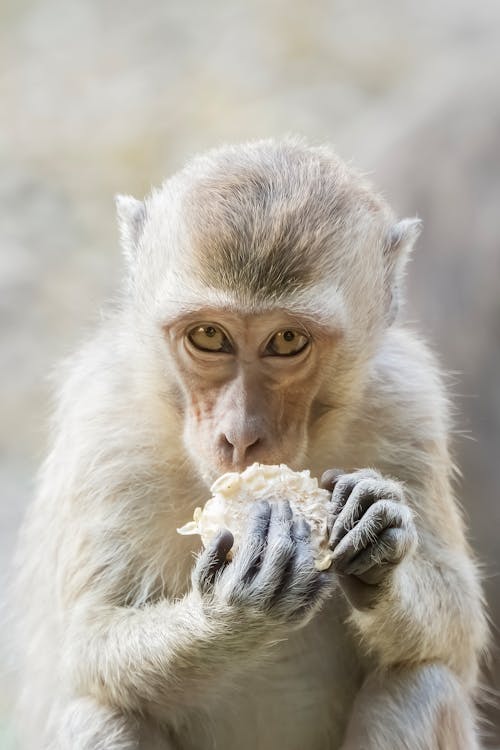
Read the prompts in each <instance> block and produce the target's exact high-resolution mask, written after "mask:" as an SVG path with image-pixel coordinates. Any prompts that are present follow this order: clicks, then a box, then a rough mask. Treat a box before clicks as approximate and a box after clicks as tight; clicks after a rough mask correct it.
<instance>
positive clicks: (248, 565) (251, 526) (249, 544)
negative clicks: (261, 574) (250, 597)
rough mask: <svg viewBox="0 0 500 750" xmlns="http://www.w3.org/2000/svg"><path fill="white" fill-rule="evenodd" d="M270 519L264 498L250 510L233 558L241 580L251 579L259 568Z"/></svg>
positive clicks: (267, 504)
mask: <svg viewBox="0 0 500 750" xmlns="http://www.w3.org/2000/svg"><path fill="white" fill-rule="evenodd" d="M270 520H271V505H270V504H269V503H268V502H267V501H265V500H261V501H259V502H258V503H257V504H256V505H255V507H253V508H252V510H251V512H250V515H249V519H248V526H247V528H248V533H247V536H246V538H245V539H244V540H243V542H242V544H241V548H240V551H239V553H238V554H237V555H236V557H235V560H234V563H235V565H236V566H237V571H236V572H237V575H238V577H239V578H240V580H242V581H245V582H247V581H250V580H252V578H253V577H254V576H255V575H256V573H257V571H258V569H259V568H260V565H261V562H262V555H263V552H264V550H265V548H266V544H267V534H268V531H269V523H270Z"/></svg>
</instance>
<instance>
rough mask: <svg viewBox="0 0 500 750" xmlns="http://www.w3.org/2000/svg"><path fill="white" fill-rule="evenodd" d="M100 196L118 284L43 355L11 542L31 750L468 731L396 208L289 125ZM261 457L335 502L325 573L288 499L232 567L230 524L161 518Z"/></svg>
mask: <svg viewBox="0 0 500 750" xmlns="http://www.w3.org/2000/svg"><path fill="white" fill-rule="evenodd" d="M117 205H118V218H119V226H120V230H121V242H122V246H123V250H124V254H125V257H126V261H127V272H126V278H125V280H124V282H123V285H122V288H121V294H120V296H119V300H118V303H117V304H116V305H115V307H114V309H113V310H111V311H110V312H109V314H108V315H107V317H106V319H105V320H104V321H103V322H102V323H101V325H100V327H99V329H98V331H97V332H96V334H95V335H94V336H93V338H91V339H90V340H89V341H88V342H87V343H86V344H85V345H84V346H83V347H82V349H81V350H80V351H79V352H78V353H77V354H76V355H75V356H74V357H73V358H72V359H71V360H70V361H68V362H67V363H66V364H65V366H64V368H63V377H62V378H61V387H60V394H59V398H58V402H57V408H56V411H55V417H54V423H53V431H52V441H51V448H50V453H49V456H48V458H47V460H46V462H45V465H44V467H43V470H42V473H41V477H40V487H39V492H38V495H37V498H36V500H35V502H34V503H33V505H32V507H31V508H30V509H29V512H28V515H27V519H26V522H25V524H24V526H23V529H22V533H21V540H20V547H19V554H18V558H17V562H18V569H19V574H18V578H17V592H18V599H19V613H20V614H19V633H20V638H21V646H22V652H23V656H24V661H25V664H24V673H23V680H22V690H21V696H20V711H21V716H22V720H21V721H20V727H22V729H23V732H24V734H25V735H26V736H25V745H24V748H25V750H40V748H44V749H45V750H174V749H177V750H200V749H201V748H214V749H215V748H216V749H217V750H230V749H231V750H232V749H233V748H239V750H276V748H281V749H282V750H304V749H305V748H307V749H308V750H404V748H407V749H408V750H475V749H477V748H479V734H478V729H477V721H476V714H475V709H474V700H475V697H476V691H477V684H478V682H477V681H478V661H479V658H480V655H481V652H482V650H483V648H484V644H485V640H486V626H485V616H484V610H483V604H482V594H481V588H480V584H479V580H478V574H477V571H476V568H475V565H474V562H473V560H472V557H471V553H470V551H469V548H468V545H467V542H466V539H465V535H464V527H463V522H462V519H461V516H460V513H459V510H458V509H457V505H456V503H455V500H454V497H453V492H452V489H451V487H450V480H451V477H452V474H453V464H452V462H451V459H450V455H449V451H448V435H449V430H450V419H449V411H448V404H447V399H446V396H445V394H444V391H443V386H442V383H441V378H440V374H439V371H438V369H437V367H436V364H435V363H434V360H433V358H432V356H431V355H430V353H429V351H428V350H427V349H426V347H425V345H424V344H423V343H422V342H421V341H420V340H419V339H418V338H417V337H416V336H415V335H414V334H413V333H412V332H411V331H410V330H408V329H407V328H405V327H404V326H403V325H402V324H401V323H400V322H398V306H399V301H400V295H401V287H402V276H403V272H404V266H405V263H406V259H407V257H408V253H409V251H410V250H411V248H412V245H413V243H414V241H415V239H416V237H417V235H418V233H419V228H420V227H419V222H418V220H414V219H407V220H403V221H396V219H395V217H394V215H393V213H392V212H391V210H390V208H389V207H388V205H387V204H386V203H385V201H384V200H383V199H382V198H381V197H380V196H379V195H378V194H377V193H376V192H374V190H373V188H372V187H371V186H370V185H369V184H368V183H367V182H366V181H365V180H364V179H363V178H362V177H361V176H360V175H359V174H357V173H356V172H355V171H353V170H352V169H350V168H348V167H347V166H346V165H345V164H344V163H343V162H342V161H340V160H339V159H338V158H337V156H336V155H335V154H334V153H333V152H332V151H331V150H330V149H329V148H325V147H309V146H307V145H305V144H304V143H303V142H302V141H300V140H296V139H287V140H283V141H275V140H264V141H258V142H254V143H248V144H245V145H242V146H235V147H224V148H221V149H218V150H215V151H212V152H209V153H208V154H207V155H204V156H200V157H197V158H195V159H193V160H192V161H191V162H190V163H189V164H188V165H187V166H186V167H185V168H184V169H183V170H182V171H181V172H179V173H178V174H176V175H175V176H174V177H172V178H171V179H169V180H167V181H166V182H165V183H164V185H163V186H162V187H161V188H160V189H158V190H154V191H153V193H152V194H151V195H150V197H149V198H147V199H146V200H145V201H144V202H141V201H138V200H135V199H133V198H131V197H120V198H118V201H117ZM256 461H257V462H261V463H266V464H275V463H285V464H288V466H290V467H291V468H293V469H295V470H301V469H305V468H307V469H310V470H311V474H312V475H313V476H316V477H322V483H323V486H324V487H325V488H327V489H329V490H330V491H331V492H332V499H331V503H330V508H329V533H330V547H331V549H332V550H333V552H334V555H333V564H332V566H331V567H330V568H329V569H328V570H327V571H323V572H319V571H318V570H316V568H315V566H314V559H313V552H312V547H311V543H310V538H309V535H310V530H309V528H308V526H307V524H306V523H304V522H303V521H301V520H300V519H299V518H297V517H295V516H294V514H293V513H292V511H291V509H290V506H289V504H288V503H287V502H281V503H277V504H276V503H269V502H266V501H264V502H260V503H255V505H254V507H252V508H251V511H250V519H249V522H248V526H247V529H246V532H245V536H244V538H243V540H242V542H241V544H240V545H239V546H238V549H237V550H236V551H235V553H234V555H233V556H232V559H231V560H228V558H227V553H228V552H229V550H230V549H231V547H232V544H233V539H232V536H231V534H230V532H228V531H227V530H224V529H222V530H221V532H220V534H219V536H218V537H216V538H215V540H214V541H213V543H212V544H211V545H210V546H209V547H208V548H207V549H206V550H205V551H204V552H202V553H199V543H197V542H196V540H194V539H192V538H191V537H189V538H186V537H181V536H179V535H178V534H177V533H176V529H177V528H178V527H179V526H181V525H182V524H183V523H184V522H185V521H186V519H187V518H189V517H191V515H192V512H193V509H194V508H195V507H196V506H198V505H203V503H204V502H205V500H206V499H207V498H208V496H209V487H210V484H211V483H212V482H213V481H214V480H215V479H216V478H217V477H218V476H219V475H220V474H222V473H224V472H226V471H242V470H243V469H244V468H245V467H247V466H249V465H250V464H252V463H254V462H256ZM339 467H341V468H339ZM195 553H198V555H197V557H195Z"/></svg>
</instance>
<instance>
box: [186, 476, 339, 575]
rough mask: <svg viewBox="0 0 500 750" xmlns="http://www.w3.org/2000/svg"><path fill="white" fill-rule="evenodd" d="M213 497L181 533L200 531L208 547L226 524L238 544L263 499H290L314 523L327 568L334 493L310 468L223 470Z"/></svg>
mask: <svg viewBox="0 0 500 750" xmlns="http://www.w3.org/2000/svg"><path fill="white" fill-rule="evenodd" d="M211 492H212V497H211V498H210V499H209V500H208V501H207V502H206V503H205V505H204V507H203V508H196V509H195V511H194V514H193V520H192V521H189V523H186V524H185V525H184V526H182V527H181V528H180V529H177V531H178V533H179V534H199V535H200V536H201V541H202V543H203V545H204V546H205V547H206V546H207V545H208V544H209V543H210V541H211V540H212V539H213V538H214V537H215V536H216V534H217V532H218V531H219V530H220V529H222V528H224V529H229V531H231V533H232V534H233V536H234V546H233V549H235V548H237V547H238V544H239V543H240V540H241V537H242V534H243V531H244V529H245V526H246V523H247V517H248V513H249V511H250V509H251V507H252V505H253V504H255V503H256V502H257V501H259V500H268V501H269V502H273V501H277V500H288V502H289V503H290V506H291V508H292V511H293V513H294V514H297V515H299V516H302V517H303V518H305V520H306V521H307V522H308V524H309V526H310V527H311V544H312V546H313V550H314V558H315V566H316V569H317V570H326V569H327V568H329V567H330V565H331V563H332V557H333V553H332V552H331V550H329V549H328V537H327V522H326V510H327V506H328V503H329V502H330V498H331V493H330V492H328V491H327V490H322V489H321V488H320V487H318V480H317V479H314V478H313V477H311V475H310V472H309V471H308V470H305V471H293V470H292V469H290V468H289V467H288V466H286V464H279V465H272V466H269V465H266V464H258V463H255V464H252V466H249V467H248V468H246V469H245V471H243V472H242V473H241V474H237V473H236V472H229V473H227V474H223V475H222V476H221V477H219V479H217V481H216V482H214V484H213V485H212V487H211Z"/></svg>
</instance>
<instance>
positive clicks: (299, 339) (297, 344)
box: [266, 328, 309, 357]
mask: <svg viewBox="0 0 500 750" xmlns="http://www.w3.org/2000/svg"><path fill="white" fill-rule="evenodd" d="M308 343H309V339H308V338H307V336H304V334H303V333H301V331H295V330H294V329H293V328H287V329H286V330H284V331H278V332H277V333H275V334H274V336H273V337H272V339H271V340H270V341H269V343H268V345H267V348H266V354H267V355H271V356H275V357H291V356H292V355H294V354H299V353H300V352H301V351H303V350H304V349H305V348H306V346H307V345H308Z"/></svg>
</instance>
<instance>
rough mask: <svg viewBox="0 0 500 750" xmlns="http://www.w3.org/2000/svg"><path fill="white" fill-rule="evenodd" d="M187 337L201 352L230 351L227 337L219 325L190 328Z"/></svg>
mask: <svg viewBox="0 0 500 750" xmlns="http://www.w3.org/2000/svg"><path fill="white" fill-rule="evenodd" d="M188 339H189V341H190V342H191V343H192V345H193V346H194V347H196V349H201V351H203V352H232V351H233V347H232V346H231V342H230V341H229V339H228V337H227V336H226V334H225V333H224V331H223V330H222V328H219V326H213V325H202V326H196V327H195V328H191V330H190V331H189V332H188Z"/></svg>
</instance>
